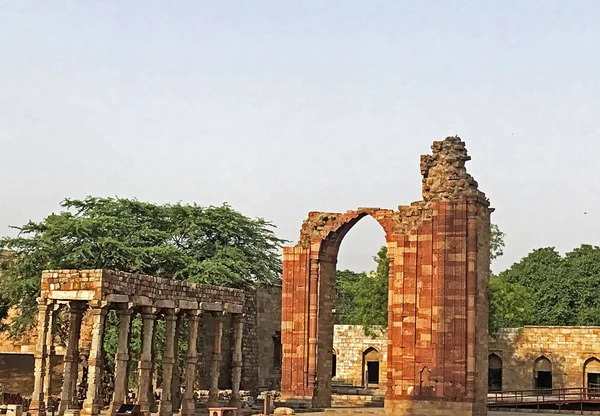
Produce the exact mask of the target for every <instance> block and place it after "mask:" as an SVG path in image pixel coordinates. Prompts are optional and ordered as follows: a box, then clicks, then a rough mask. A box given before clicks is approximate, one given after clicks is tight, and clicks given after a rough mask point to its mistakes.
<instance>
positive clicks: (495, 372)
mask: <svg viewBox="0 0 600 416" xmlns="http://www.w3.org/2000/svg"><path fill="white" fill-rule="evenodd" d="M488 391H502V369H501V368H490V369H489V370H488Z"/></svg>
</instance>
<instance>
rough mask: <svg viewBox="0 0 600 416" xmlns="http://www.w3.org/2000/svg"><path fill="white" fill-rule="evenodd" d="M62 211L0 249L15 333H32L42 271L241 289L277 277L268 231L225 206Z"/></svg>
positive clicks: (105, 206)
mask: <svg viewBox="0 0 600 416" xmlns="http://www.w3.org/2000/svg"><path fill="white" fill-rule="evenodd" d="M61 206H62V208H63V210H62V212H60V213H58V214H52V215H50V216H48V217H47V218H46V219H44V220H43V221H41V222H33V221H30V222H29V223H27V224H25V225H23V226H21V227H15V228H16V229H17V230H19V234H18V236H17V237H5V238H2V239H0V249H4V250H12V251H13V252H14V256H15V258H16V259H17V261H15V262H14V263H12V264H9V265H8V267H7V268H6V269H5V270H4V271H3V272H2V275H1V277H0V305H2V306H3V307H4V310H6V308H8V307H12V306H20V314H19V316H18V317H17V319H16V320H15V321H14V322H13V325H12V328H11V330H12V332H13V333H20V332H22V331H23V330H25V329H26V328H27V327H29V326H30V325H31V323H32V322H33V317H34V315H35V311H36V310H37V305H36V302H35V299H36V297H37V296H38V294H39V284H40V275H41V272H42V270H44V269H99V268H104V269H116V270H122V271H127V272H136V273H144V274H150V275H155V276H163V277H171V278H175V279H182V280H188V281H191V282H200V283H210V284H218V285H226V286H231V287H239V288H243V287H246V286H248V285H252V284H255V283H258V282H261V283H274V282H278V281H279V280H280V277H281V259H280V254H279V250H280V247H281V244H282V243H283V240H281V239H279V238H277V237H276V236H275V234H274V232H273V228H274V226H273V224H271V223H269V222H267V221H265V220H264V219H260V218H259V219H251V218H248V217H246V216H245V215H243V214H241V213H240V212H238V211H235V210H234V209H232V208H231V207H230V206H228V205H226V204H224V205H222V206H217V207H214V206H209V207H202V206H198V205H184V204H167V205H158V204H152V203H147V202H141V201H137V200H132V199H123V198H95V197H88V198H86V199H83V200H78V199H66V200H65V201H63V202H62V204H61Z"/></svg>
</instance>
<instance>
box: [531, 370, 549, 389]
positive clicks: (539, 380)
mask: <svg viewBox="0 0 600 416" xmlns="http://www.w3.org/2000/svg"><path fill="white" fill-rule="evenodd" d="M535 388H536V389H539V390H550V389H552V371H538V372H537V377H536V378H535Z"/></svg>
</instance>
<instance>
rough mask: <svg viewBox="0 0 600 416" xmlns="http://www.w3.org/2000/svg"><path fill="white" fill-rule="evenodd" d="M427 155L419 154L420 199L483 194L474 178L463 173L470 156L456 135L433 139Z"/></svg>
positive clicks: (481, 195) (482, 195)
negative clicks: (439, 139) (421, 196)
mask: <svg viewBox="0 0 600 416" xmlns="http://www.w3.org/2000/svg"><path fill="white" fill-rule="evenodd" d="M431 150H432V154H431V155H422V156H421V174H422V175H423V200H424V201H431V200H454V199H460V198H464V197H466V196H477V197H483V198H485V196H484V194H483V193H482V192H480V191H479V190H478V189H477V186H478V185H477V182H476V181H475V179H473V177H472V176H471V175H469V174H468V173H467V169H466V167H465V163H466V162H467V161H468V160H471V157H470V156H469V155H468V154H467V148H466V147H465V143H464V142H463V141H462V140H461V139H460V137H458V136H453V137H446V139H444V140H442V141H435V142H433V145H432V146H431Z"/></svg>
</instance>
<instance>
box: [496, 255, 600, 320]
mask: <svg viewBox="0 0 600 416" xmlns="http://www.w3.org/2000/svg"><path fill="white" fill-rule="evenodd" d="M490 286H491V288H492V301H491V314H490V328H494V329H497V328H499V327H507V326H512V327H521V326H523V325H600V247H597V246H591V245H587V244H584V245H582V246H581V247H579V248H576V249H574V250H573V251H571V252H568V253H566V254H565V255H564V256H561V255H560V254H559V253H558V252H557V251H556V249H555V248H554V247H545V248H540V249H536V250H533V251H532V252H531V253H529V254H528V255H527V256H525V257H524V258H523V259H521V261H519V262H518V263H515V264H513V265H512V266H511V267H510V268H509V269H507V270H505V271H503V272H502V273H499V274H498V275H497V276H492V280H491V283H490Z"/></svg>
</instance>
